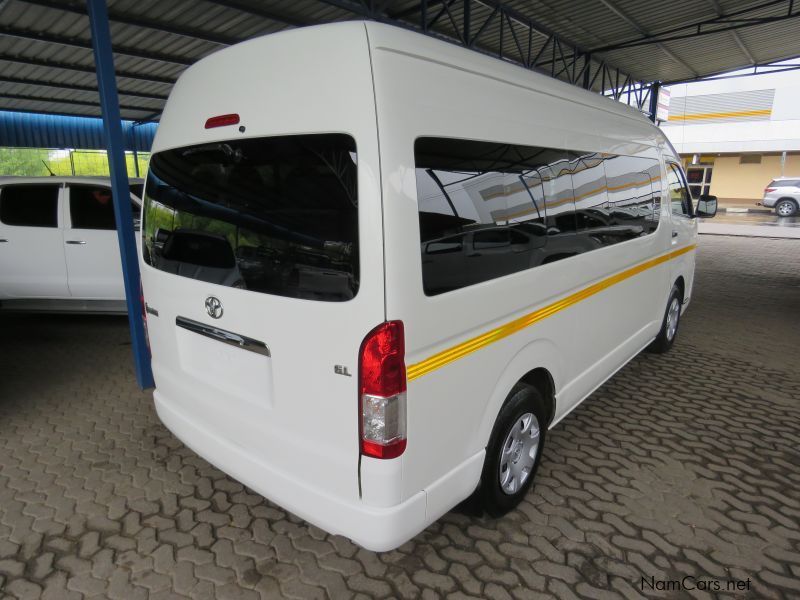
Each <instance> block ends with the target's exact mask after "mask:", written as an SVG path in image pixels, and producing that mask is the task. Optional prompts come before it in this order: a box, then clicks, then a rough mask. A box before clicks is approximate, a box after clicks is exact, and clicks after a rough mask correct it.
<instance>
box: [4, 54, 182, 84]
mask: <svg viewBox="0 0 800 600" xmlns="http://www.w3.org/2000/svg"><path fill="white" fill-rule="evenodd" d="M0 61H6V62H13V63H18V64H21V65H30V66H32V67H44V68H47V69H61V70H64V71H75V72H77V73H91V74H94V67H87V66H84V65H76V64H74V63H65V62H60V61H56V60H49V59H42V58H30V57H27V56H10V55H8V54H0ZM117 77H118V78H120V77H121V78H124V79H135V80H137V81H146V82H148V83H162V84H165V85H173V84H174V83H175V80H174V79H171V78H169V77H156V76H154V75H142V74H139V73H134V72H133V71H119V70H118V71H117Z"/></svg>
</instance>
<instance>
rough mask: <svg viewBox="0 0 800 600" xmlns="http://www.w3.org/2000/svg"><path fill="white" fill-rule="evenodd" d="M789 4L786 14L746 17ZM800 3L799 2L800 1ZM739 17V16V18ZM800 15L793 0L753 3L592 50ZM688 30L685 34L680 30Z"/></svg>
mask: <svg viewBox="0 0 800 600" xmlns="http://www.w3.org/2000/svg"><path fill="white" fill-rule="evenodd" d="M778 5H783V6H786V9H787V10H786V14H785V15H780V16H776V17H744V16H743V15H746V14H748V13H752V12H754V11H758V10H762V9H765V8H771V7H774V6H778ZM798 5H799V6H800V4H798ZM737 17H740V18H737ZM798 17H800V10H796V9H795V7H794V4H793V1H792V0H771V1H770V2H764V3H762V4H759V5H756V6H750V7H749V8H745V9H742V10H738V11H734V12H730V13H728V14H727V15H725V16H717V17H714V18H712V19H705V20H703V21H699V22H696V23H689V24H687V25H681V26H679V27H673V28H672V29H668V30H665V31H661V32H659V33H653V34H649V35H646V36H641V37H638V38H635V39H631V40H628V41H626V42H620V43H616V44H609V45H607V46H602V47H600V48H593V49H592V50H591V52H609V51H611V50H621V49H623V48H637V47H639V46H647V45H651V44H660V43H665V42H673V41H677V40H685V39H689V38H695V37H700V36H704V35H711V34H714V33H722V32H725V31H735V30H737V29H744V28H747V27H756V26H758V25H767V24H769V23H779V22H781V21H786V20H789V19H796V18H798ZM681 32H686V33H681Z"/></svg>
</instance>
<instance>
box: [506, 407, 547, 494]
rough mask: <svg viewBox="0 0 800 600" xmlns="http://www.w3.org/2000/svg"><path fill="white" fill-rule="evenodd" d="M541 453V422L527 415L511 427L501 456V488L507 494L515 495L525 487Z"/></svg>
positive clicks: (529, 414)
mask: <svg viewBox="0 0 800 600" xmlns="http://www.w3.org/2000/svg"><path fill="white" fill-rule="evenodd" d="M538 452H539V420H538V419H537V418H536V415H534V414H533V413H525V414H524V415H522V416H521V417H519V418H518V419H517V420H516V421H514V424H513V425H512V426H511V430H510V431H509V432H508V435H507V436H506V441H505V442H504V443H503V448H502V450H501V455H500V472H499V476H500V487H501V488H502V490H503V492H505V493H506V494H509V495H511V494H515V493H517V491H519V489H520V488H522V486H523V485H525V482H526V481H528V478H529V477H530V475H531V471H533V464H534V463H535V462H536V454H537V453H538Z"/></svg>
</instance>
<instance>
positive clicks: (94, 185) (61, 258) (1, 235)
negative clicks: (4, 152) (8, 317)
mask: <svg viewBox="0 0 800 600" xmlns="http://www.w3.org/2000/svg"><path fill="white" fill-rule="evenodd" d="M143 185H144V184H143V181H142V180H141V179H131V180H130V188H131V208H132V210H133V217H134V222H133V223H132V224H131V226H132V227H135V228H136V229H138V228H139V218H140V213H141V200H140V197H141V194H142V187H143ZM0 309H2V310H24V311H48V312H94V313H109V312H112V313H124V312H125V311H126V307H125V290H124V288H123V283H122V265H121V262H120V255H119V245H118V242H117V231H116V223H115V218H114V207H113V203H112V200H111V181H110V180H109V179H108V178H107V177H57V176H56V177H0Z"/></svg>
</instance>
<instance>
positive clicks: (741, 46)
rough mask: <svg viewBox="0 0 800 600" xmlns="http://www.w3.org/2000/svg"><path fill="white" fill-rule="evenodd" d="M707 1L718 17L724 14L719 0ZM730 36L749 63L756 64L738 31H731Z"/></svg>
mask: <svg viewBox="0 0 800 600" xmlns="http://www.w3.org/2000/svg"><path fill="white" fill-rule="evenodd" d="M708 2H709V4H711V7H712V8H713V9H714V12H715V13H717V16H719V17H724V16H725V11H724V10H722V7H721V6H720V5H719V2H717V0H708ZM731 37H732V38H733V41H734V42H736V45H737V46H739V50H741V51H742V54H744V56H745V58H747V60H749V61H750V64H751V65H754V64H756V62H757V61H756V59H755V58H753V55H752V54H750V51H749V50H748V49H747V46H745V45H744V42H743V41H742V38H741V36H740V35H739V33H738V32H737V31H731Z"/></svg>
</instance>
